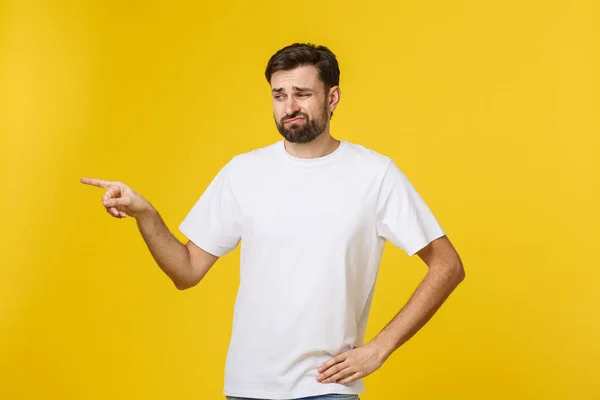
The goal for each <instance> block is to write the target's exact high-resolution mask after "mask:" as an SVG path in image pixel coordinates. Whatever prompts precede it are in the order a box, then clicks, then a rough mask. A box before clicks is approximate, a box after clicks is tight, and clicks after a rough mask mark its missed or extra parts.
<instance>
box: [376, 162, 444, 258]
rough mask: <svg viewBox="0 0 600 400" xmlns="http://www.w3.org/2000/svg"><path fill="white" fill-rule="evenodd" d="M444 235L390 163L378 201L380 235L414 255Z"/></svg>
mask: <svg viewBox="0 0 600 400" xmlns="http://www.w3.org/2000/svg"><path fill="white" fill-rule="evenodd" d="M444 234H445V232H444V230H443V229H442V227H441V226H440V224H439V223H438V221H437V220H436V218H435V216H434V215H433V213H432V212H431V210H430V209H429V208H428V207H427V205H426V204H425V202H424V201H423V199H422V198H421V196H420V195H419V193H418V192H417V191H416V189H415V188H414V187H413V185H412V184H411V182H410V181H409V180H408V179H407V177H406V176H405V175H404V173H403V172H402V171H400V169H399V168H398V167H397V166H396V164H395V163H394V162H393V161H391V160H390V162H389V165H388V168H387V171H386V173H385V175H384V177H383V180H382V184H381V188H380V192H379V196H378V199H377V235H378V236H380V237H383V238H385V239H386V240H388V241H390V242H391V243H393V244H394V245H396V246H397V247H399V248H401V249H402V250H404V251H405V252H406V253H407V254H408V255H409V256H412V255H414V254H415V253H416V252H418V251H419V250H421V249H422V248H423V247H425V246H427V245H428V244H429V243H430V242H431V241H433V240H435V239H437V238H439V237H441V236H443V235H444Z"/></svg>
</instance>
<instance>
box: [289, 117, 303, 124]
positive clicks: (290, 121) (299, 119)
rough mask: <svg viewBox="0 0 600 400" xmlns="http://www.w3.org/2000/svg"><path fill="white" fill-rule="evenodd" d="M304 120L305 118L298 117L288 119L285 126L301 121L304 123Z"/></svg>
mask: <svg viewBox="0 0 600 400" xmlns="http://www.w3.org/2000/svg"><path fill="white" fill-rule="evenodd" d="M303 119H304V117H296V118H292V119H288V120H286V121H284V124H288V123H291V124H293V123H294V122H299V121H302V120H303Z"/></svg>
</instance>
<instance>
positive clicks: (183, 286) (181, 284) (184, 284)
mask: <svg viewBox="0 0 600 400" xmlns="http://www.w3.org/2000/svg"><path fill="white" fill-rule="evenodd" d="M198 282H200V281H199V280H195V279H194V280H192V279H173V284H174V285H175V287H176V288H177V289H178V290H182V291H183V290H187V289H191V288H193V287H194V286H196V285H197V284H198Z"/></svg>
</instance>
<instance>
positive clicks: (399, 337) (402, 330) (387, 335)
mask: <svg viewBox="0 0 600 400" xmlns="http://www.w3.org/2000/svg"><path fill="white" fill-rule="evenodd" d="M463 278H464V270H463V268H462V265H457V266H453V267H443V266H431V267H430V268H429V271H428V272H427V275H426V276H425V278H424V279H423V281H422V282H421V284H420V285H419V286H418V288H417V290H415V292H414V293H413V295H412V296H411V298H410V299H409V301H408V302H407V304H406V305H405V306H404V307H403V308H402V310H400V312H399V313H398V314H397V315H396V316H395V317H394V319H392V321H390V322H389V323H388V324H387V325H386V327H385V328H384V329H383V330H382V331H381V332H380V333H379V335H377V336H376V337H375V338H374V339H373V342H374V343H375V344H376V345H377V346H378V347H379V348H380V349H381V350H382V352H383V356H384V358H387V357H389V356H390V355H391V354H392V353H393V352H394V351H395V350H396V349H398V348H399V347H400V346H401V345H402V344H404V343H405V342H406V341H407V340H409V339H410V338H411V337H412V336H413V335H414V334H415V333H417V331H419V329H421V328H422V327H423V326H424V325H425V324H426V323H427V322H428V321H429V320H430V319H431V317H433V315H434V314H435V313H436V311H437V310H438V309H439V308H440V307H441V305H442V304H443V303H444V301H445V300H446V299H447V298H448V296H449V295H450V294H451V293H452V291H454V289H455V288H456V286H457V285H458V284H459V283H460V282H461V281H462V280H463Z"/></svg>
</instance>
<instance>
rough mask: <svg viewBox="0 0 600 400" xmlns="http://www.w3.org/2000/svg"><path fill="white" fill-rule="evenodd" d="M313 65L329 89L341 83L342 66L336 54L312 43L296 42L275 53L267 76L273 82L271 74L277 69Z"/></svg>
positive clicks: (270, 61)
mask: <svg viewBox="0 0 600 400" xmlns="http://www.w3.org/2000/svg"><path fill="white" fill-rule="evenodd" d="M304 65H312V66H314V67H315V68H317V70H318V71H319V78H320V79H321V81H322V82H323V84H324V85H325V90H329V89H331V88H332V87H334V86H338V85H339V84H340V67H339V65H338V62H337V59H336V58H335V54H333V53H332V52H331V50H329V49H328V48H327V47H325V46H316V45H314V44H310V43H294V44H291V45H289V46H286V47H284V48H283V49H281V50H279V51H277V53H275V54H273V56H271V58H270V59H269V62H268V63H267V69H266V70H265V77H266V78H267V82H269V84H271V76H272V75H273V74H274V73H275V72H277V71H282V70H284V71H286V70H291V69H294V68H297V67H300V66H304Z"/></svg>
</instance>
